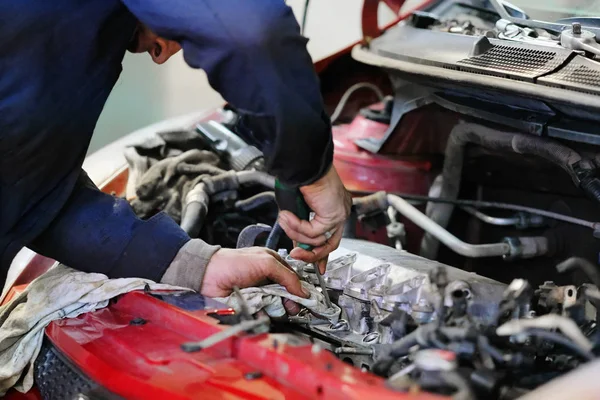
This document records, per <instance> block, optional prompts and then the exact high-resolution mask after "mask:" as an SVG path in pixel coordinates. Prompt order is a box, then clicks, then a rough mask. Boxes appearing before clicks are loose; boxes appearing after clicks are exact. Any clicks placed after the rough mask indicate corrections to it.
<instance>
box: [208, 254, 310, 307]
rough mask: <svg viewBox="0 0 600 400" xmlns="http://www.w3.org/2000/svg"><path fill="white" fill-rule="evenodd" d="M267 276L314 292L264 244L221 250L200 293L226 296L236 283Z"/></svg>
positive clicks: (252, 282) (297, 291) (299, 290)
mask: <svg viewBox="0 0 600 400" xmlns="http://www.w3.org/2000/svg"><path fill="white" fill-rule="evenodd" d="M267 280H270V281H273V282H275V283H279V284H280V285H282V286H284V287H285V288H286V289H287V291H288V292H290V293H291V294H294V295H296V296H299V297H309V296H310V293H304V291H303V289H302V285H301V284H300V280H299V279H298V276H297V275H296V273H295V272H294V271H293V270H292V269H291V268H290V267H289V266H288V265H287V264H286V262H285V261H283V259H282V258H281V257H280V256H279V254H277V253H276V252H274V251H273V250H269V249H266V248H262V247H251V248H246V249H221V250H219V251H217V252H216V253H215V254H214V255H213V256H212V257H211V259H210V261H209V263H208V265H207V266H206V272H205V273H204V280H203V282H202V286H201V287H200V293H202V294H203V295H205V296H208V297H225V296H229V295H230V294H231V292H232V289H233V287H234V286H238V287H240V288H245V287H251V286H260V285H262V284H264V283H266V281H267ZM286 308H287V307H286ZM289 311H291V310H289V308H288V312H289ZM296 312H297V311H296Z"/></svg>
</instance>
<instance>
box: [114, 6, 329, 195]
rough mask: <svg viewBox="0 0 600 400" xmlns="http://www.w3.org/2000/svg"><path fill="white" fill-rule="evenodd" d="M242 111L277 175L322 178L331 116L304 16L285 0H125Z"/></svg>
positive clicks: (294, 179) (295, 180)
mask: <svg viewBox="0 0 600 400" xmlns="http://www.w3.org/2000/svg"><path fill="white" fill-rule="evenodd" d="M122 1H123V3H124V4H125V5H126V6H127V7H128V8H129V9H130V11H131V12H132V13H133V14H134V15H135V16H136V17H137V18H139V19H140V21H141V22H142V23H144V24H145V25H147V26H148V27H149V28H150V29H151V30H152V31H154V32H155V33H157V34H158V35H160V36H163V37H166V38H169V39H173V40H177V41H178V42H179V43H180V44H181V46H182V48H183V55H184V58H185V60H186V62H187V63H188V64H189V65H190V66H191V67H194V68H201V69H203V70H204V71H205V72H206V73H207V75H208V79H209V82H210V84H211V86H212V87H213V88H214V89H215V90H217V91H218V92H219V93H220V94H221V95H222V96H223V98H224V99H225V100H227V101H228V102H230V103H231V104H232V105H233V106H234V107H235V108H236V109H237V110H238V111H239V112H240V113H241V114H242V115H243V117H242V124H243V125H244V128H246V129H247V130H248V131H249V132H247V136H250V137H252V138H253V141H254V142H255V144H257V143H258V144H260V145H261V147H262V149H263V151H264V153H265V155H266V158H267V168H268V170H269V172H270V173H271V174H273V175H275V176H277V177H278V178H279V179H280V180H281V181H283V182H284V183H286V184H288V185H293V186H303V185H307V184H311V183H313V182H315V181H316V180H317V179H319V178H321V177H322V176H323V175H325V173H326V172H327V171H328V169H329V167H330V166H331V162H332V158H333V144H332V139H331V127H330V124H329V119H328V117H327V116H326V115H325V113H324V111H323V102H322V99H321V94H320V89H319V83H318V79H317V76H316V74H315V72H314V68H313V65H312V60H311V58H310V56H309V54H308V52H307V50H306V42H307V40H306V39H305V38H304V37H302V36H301V34H300V30H299V27H298V24H297V22H296V19H295V17H294V15H293V13H292V11H291V9H290V8H289V7H287V6H286V5H285V4H284V2H283V0H227V1H223V0H197V1H188V0H122Z"/></svg>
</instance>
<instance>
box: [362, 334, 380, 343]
mask: <svg viewBox="0 0 600 400" xmlns="http://www.w3.org/2000/svg"><path fill="white" fill-rule="evenodd" d="M378 339H379V332H371V333H369V334H368V335H367V336H365V337H364V338H363V342H367V343H370V342H374V341H376V340H378Z"/></svg>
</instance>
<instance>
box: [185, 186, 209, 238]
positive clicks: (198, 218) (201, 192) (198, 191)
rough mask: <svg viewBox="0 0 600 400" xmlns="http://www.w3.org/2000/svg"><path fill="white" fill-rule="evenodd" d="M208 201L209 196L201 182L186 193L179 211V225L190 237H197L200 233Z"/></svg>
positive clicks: (206, 212)
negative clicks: (183, 203)
mask: <svg viewBox="0 0 600 400" xmlns="http://www.w3.org/2000/svg"><path fill="white" fill-rule="evenodd" d="M209 203H210V197H209V195H208V193H207V191H206V186H205V185H204V183H203V182H200V183H199V184H197V185H196V186H194V188H193V189H192V190H190V191H189V193H188V194H187V196H186V198H185V205H184V207H183V210H182V212H181V224H180V226H181V229H183V230H184V231H186V232H187V234H188V235H190V237H192V238H197V237H198V235H199V234H200V230H202V225H203V224H204V218H206V214H208V204H209Z"/></svg>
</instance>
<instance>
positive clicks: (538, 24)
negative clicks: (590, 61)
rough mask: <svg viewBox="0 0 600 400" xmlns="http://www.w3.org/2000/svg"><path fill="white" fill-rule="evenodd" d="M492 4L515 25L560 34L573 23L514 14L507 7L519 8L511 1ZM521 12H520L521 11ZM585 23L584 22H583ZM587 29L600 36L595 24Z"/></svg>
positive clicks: (494, 1) (494, 0)
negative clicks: (528, 17)
mask: <svg viewBox="0 0 600 400" xmlns="http://www.w3.org/2000/svg"><path fill="white" fill-rule="evenodd" d="M489 1H490V3H491V5H492V6H493V7H494V10H496V12H497V13H498V15H500V18H502V19H505V20H507V21H510V22H512V23H513V24H515V25H519V26H522V27H525V28H531V29H543V30H545V31H547V32H549V33H553V34H556V35H560V34H561V32H562V31H563V30H565V29H567V28H571V25H570V24H569V25H566V24H561V23H556V22H546V21H538V20H535V19H525V18H519V17H514V16H512V15H511V14H510V13H509V12H508V10H507V9H506V7H510V8H511V9H515V10H518V9H517V8H516V7H514V6H512V5H511V4H510V3H507V2H505V1H504V0H489ZM519 14H520V12H519ZM582 25H583V24H582ZM583 28H584V29H585V30H586V31H589V32H592V33H593V34H595V35H596V40H598V38H600V28H597V27H593V26H583Z"/></svg>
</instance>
